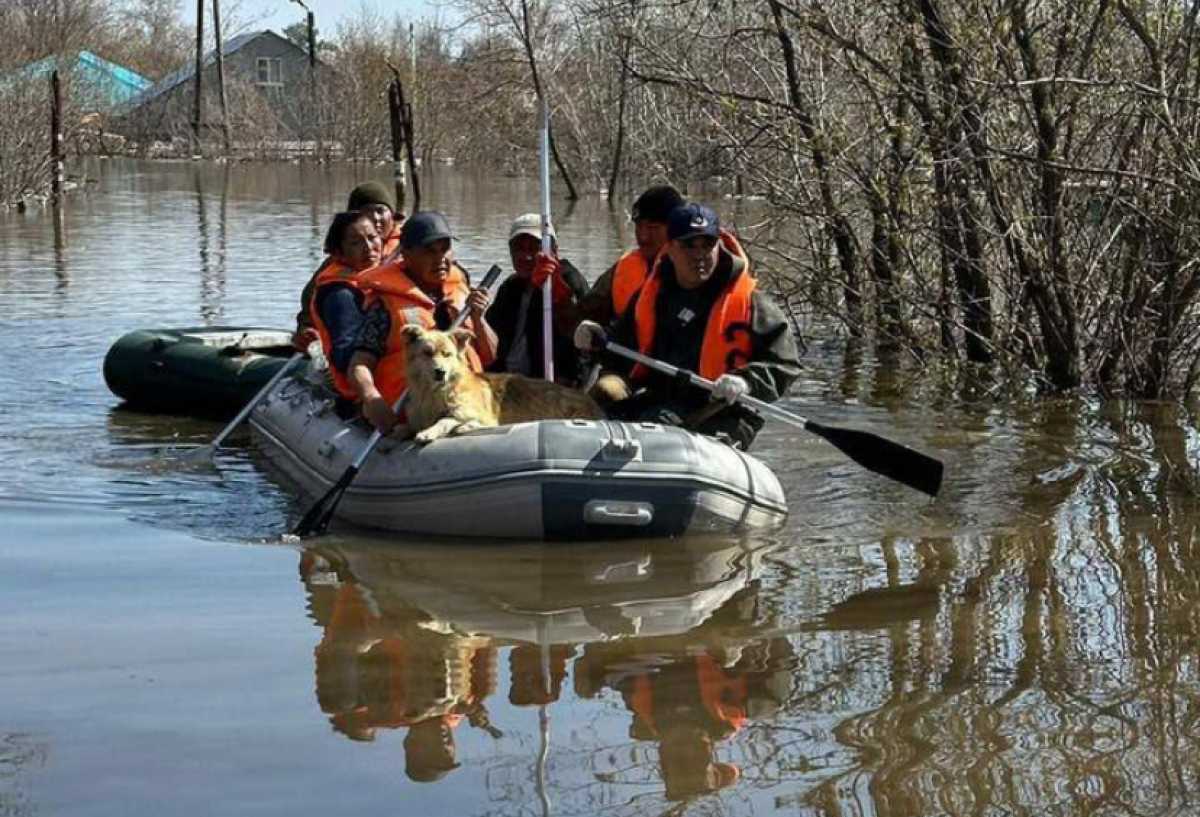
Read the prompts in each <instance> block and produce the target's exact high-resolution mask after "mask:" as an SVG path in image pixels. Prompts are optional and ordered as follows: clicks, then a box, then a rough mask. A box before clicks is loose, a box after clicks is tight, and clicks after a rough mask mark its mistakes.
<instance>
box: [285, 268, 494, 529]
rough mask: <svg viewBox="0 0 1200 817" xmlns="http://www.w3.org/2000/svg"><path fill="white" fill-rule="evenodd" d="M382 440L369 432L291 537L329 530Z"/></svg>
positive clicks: (485, 285) (400, 401) (459, 319)
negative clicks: (348, 492)
mask: <svg viewBox="0 0 1200 817" xmlns="http://www.w3.org/2000/svg"><path fill="white" fill-rule="evenodd" d="M500 272H501V270H500V265H499V264H493V265H492V268H491V269H489V270H488V271H487V274H486V275H484V276H483V281H482V282H480V284H479V286H480V288H482V289H489V290H490V289H491V288H492V285H493V284H494V283H496V279H497V278H499V277H500ZM469 311H470V310H468V309H466V308H464V309H463V310H462V311H461V312H459V313H458V315H457V316H456V317H455V318H454V322H453V323H451V324H450V330H454V329H457V328H458V327H459V326H462V324H463V321H465V320H466V319H467V315H468V313H469ZM406 397H408V390H407V389H405V390H404V392H403V393H402V394H401V395H400V396H399V397H398V398H397V399H396V402H395V403H393V404H392V411H393V412H397V411H399V410H400V407H401V406H402V405H404V398H406ZM382 438H383V435H382V434H380V433H379V430H378V429H375V430H374V431H372V432H371V436H370V437H369V438H368V439H367V442H366V445H364V446H363V447H362V450H361V451H359V452H358V456H357V457H355V458H354V461H353V462H351V463H350V465H349V466H348V467H347V468H346V470H345V471H344V472H342V475H341V477H340V478H338V481H337V482H335V483H334V484H333V487H332V488H330V489H329V490H328V491H326V492H325V495H324V496H322V497H321V498H320V499H318V500H317V501H316V504H314V505H313V506H312V507H311V508H309V509H308V513H306V514H304V516H303V517H302V518H301V519H300V522H299V524H297V525H296V527H295V528H293V529H292V533H293V534H295V535H296V536H309V535H312V534H318V533H324V532H325V529H326V528H328V527H329V522H330V520H332V519H333V512H334V511H335V510H336V509H337V506H338V503H339V502H341V501H342V495H343V494H344V493H346V489H347V488H349V487H350V483H351V482H353V481H354V478H355V477H356V476H358V472H359V471H360V470H361V469H362V466H363V463H364V462H366V461H367V457H369V456H370V455H371V452H372V451H374V450H375V446H376V445H378V443H379V441H380V440H381V439H382Z"/></svg>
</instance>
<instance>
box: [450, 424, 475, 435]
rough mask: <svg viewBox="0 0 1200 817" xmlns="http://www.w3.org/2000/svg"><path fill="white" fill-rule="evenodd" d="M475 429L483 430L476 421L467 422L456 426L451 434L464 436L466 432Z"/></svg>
mask: <svg viewBox="0 0 1200 817" xmlns="http://www.w3.org/2000/svg"><path fill="white" fill-rule="evenodd" d="M477 428H483V423H481V422H479V421H478V420H467V421H466V422H465V423H462V424H460V425H459V426H457V427H456V428H455V429H454V431H452V432H451V433H452V434H456V435H457V434H466V433H467V432H468V431H474V430H475V429H477Z"/></svg>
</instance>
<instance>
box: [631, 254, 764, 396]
mask: <svg viewBox="0 0 1200 817" xmlns="http://www.w3.org/2000/svg"><path fill="white" fill-rule="evenodd" d="M721 243H722V244H723V245H724V246H725V249H726V250H728V251H729V253H730V254H731V255H733V256H734V257H735V258H740V259H741V260H742V262H743V265H744V266H743V269H742V270H741V272H739V273H737V274H736V275H735V276H734V278H733V280H732V281H730V282H729V284H728V285H727V286H726V287H725V289H724V290H722V291H721V294H720V295H719V296H717V299H716V301H714V302H713V305H712V308H711V309H710V310H709V312H708V324H707V326H706V327H705V330H704V342H703V344H702V345H701V347H700V375H701V376H702V377H707V378H708V379H709V380H716V379H717V378H718V377H720V376H721V375H723V374H725V373H726V372H729V371H732V370H734V369H737V368H739V367H740V366H743V365H745V364H746V363H749V362H750V353H751V351H752V348H751V343H750V300H751V298H750V296H751V295H752V294H753V293H754V290H755V287H757V282H756V281H755V280H754V278H753V277H752V276H751V275H750V261H749V259H748V258H747V257H746V252H745V250H743V249H742V245H741V244H739V243H738V240H737V239H736V238H734V237H733V234H732V233H728V232H725V231H724V230H722V231H721ZM664 256H665V253H664V254H661V255H659V257H658V260H657V261H655V262H654V269H653V271H652V272H651V273H650V277H649V278H648V279H647V280H646V284H645V285H644V286H643V287H642V294H641V295H640V296H639V297H638V302H637V306H636V312H635V313H634V318H635V323H636V325H637V341H638V350H639V351H640V352H641V353H642V354H644V355H647V356H649V355H652V354H653V353H654V334H655V330H656V326H655V322H656V314H657V313H656V306H657V303H656V302H657V301H658V293H659V291H660V290H661V289H662V278H661V276H660V274H659V267H660V266H661V265H662V260H663V257H664ZM649 374H650V370H649V369H647V368H646V367H645V366H643V365H641V364H640V363H639V364H638V365H636V366H634V367H633V371H632V372H631V373H630V378H631V379H632V380H633V381H634V382H635V383H640V382H643V381H645V379H646V378H647V377H648V376H649Z"/></svg>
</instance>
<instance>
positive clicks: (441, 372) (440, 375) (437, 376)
mask: <svg viewBox="0 0 1200 817" xmlns="http://www.w3.org/2000/svg"><path fill="white" fill-rule="evenodd" d="M433 379H434V380H436V381H437V382H439V383H441V382H442V381H443V380H445V379H446V370H445V369H434V370H433Z"/></svg>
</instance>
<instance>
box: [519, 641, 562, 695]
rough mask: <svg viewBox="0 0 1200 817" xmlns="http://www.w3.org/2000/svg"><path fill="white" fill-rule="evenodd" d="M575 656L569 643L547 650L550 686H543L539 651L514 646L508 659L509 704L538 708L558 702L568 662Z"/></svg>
mask: <svg viewBox="0 0 1200 817" xmlns="http://www.w3.org/2000/svg"><path fill="white" fill-rule="evenodd" d="M574 654H575V648H574V647H572V646H571V645H569V644H555V645H554V646H552V647H550V683H546V670H545V667H544V666H543V661H542V648H541V647H537V646H529V645H525V646H518V647H513V648H512V651H511V652H510V653H509V656H508V671H509V687H508V702H509V703H511V704H512V705H513V706H539V705H541V704H549V703H554V702H555V701H557V700H558V696H559V694H560V693H561V692H562V683H563V679H565V678H566V677H567V661H568V660H570V658H571V657H572V656H573V655H574Z"/></svg>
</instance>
